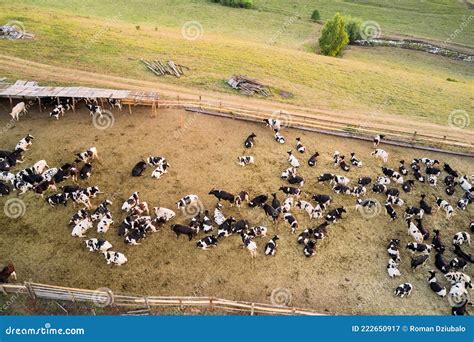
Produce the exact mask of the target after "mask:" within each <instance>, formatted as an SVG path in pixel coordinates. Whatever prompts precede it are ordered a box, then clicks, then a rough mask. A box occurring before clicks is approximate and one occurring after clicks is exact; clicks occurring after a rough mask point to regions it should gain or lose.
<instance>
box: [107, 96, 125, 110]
mask: <svg viewBox="0 0 474 342" xmlns="http://www.w3.org/2000/svg"><path fill="white" fill-rule="evenodd" d="M107 103H108V104H109V108H110V109H114V108H116V107H117V108H118V109H120V110H122V102H121V101H120V100H119V99H113V98H108V99H107Z"/></svg>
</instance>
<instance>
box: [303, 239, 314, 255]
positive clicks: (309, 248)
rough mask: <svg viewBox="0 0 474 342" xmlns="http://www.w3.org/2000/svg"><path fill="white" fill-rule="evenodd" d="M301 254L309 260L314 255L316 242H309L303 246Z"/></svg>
mask: <svg viewBox="0 0 474 342" xmlns="http://www.w3.org/2000/svg"><path fill="white" fill-rule="evenodd" d="M303 254H304V256H305V257H307V258H311V257H313V256H314V255H315V254H316V241H314V240H309V241H308V243H307V244H306V245H305V246H304V249H303Z"/></svg>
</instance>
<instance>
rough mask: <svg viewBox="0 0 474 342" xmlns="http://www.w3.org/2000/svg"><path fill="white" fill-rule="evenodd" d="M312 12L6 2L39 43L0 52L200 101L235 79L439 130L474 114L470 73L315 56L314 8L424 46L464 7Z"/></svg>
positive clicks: (396, 59) (279, 7) (0, 10)
mask: <svg viewBox="0 0 474 342" xmlns="http://www.w3.org/2000/svg"><path fill="white" fill-rule="evenodd" d="M412 2H413V1H412ZM309 3H310V2H309V1H290V2H285V1H256V2H255V6H256V7H257V8H260V10H257V9H256V10H241V9H232V8H227V7H224V6H220V5H217V4H213V3H211V2H209V1H194V2H191V3H190V2H188V1H148V0H145V1H140V2H129V1H126V2H125V1H118V2H117V1H101V2H98V1H81V2H76V1H20V2H16V3H15V4H12V3H5V2H3V3H0V22H8V21H10V20H19V21H21V22H22V23H23V24H24V26H25V28H26V30H27V31H30V32H33V33H34V34H35V35H36V37H35V39H34V40H33V41H0V50H1V54H3V55H11V56H16V57H20V58H24V59H28V60H32V61H37V62H42V63H45V62H47V63H48V64H50V65H58V66H67V67H70V68H77V69H81V70H88V71H94V72H98V73H103V74H111V75H112V74H113V75H119V76H126V77H130V78H136V79H141V80H159V81H164V82H169V83H173V84H179V85H183V86H186V87H193V88H195V89H200V90H202V91H206V90H212V91H221V92H227V93H231V92H232V90H230V89H229V88H228V87H227V86H226V85H225V84H224V82H223V80H224V79H225V78H226V77H228V76H230V75H232V74H234V73H238V74H247V75H250V76H252V77H255V78H257V79H259V80H261V81H262V82H264V83H266V84H269V85H270V86H272V87H275V88H277V89H283V90H286V91H289V92H292V93H293V94H295V96H294V97H293V98H291V99H284V98H280V97H279V96H275V97H274V98H273V99H272V100H275V101H284V102H289V103H292V104H296V105H302V106H307V107H312V108H319V109H327V110H337V111H346V112H350V111H354V112H358V113H365V112H371V113H373V112H384V113H389V114H397V115H408V116H411V117H419V118H428V119H429V120H430V121H432V122H436V123H440V124H445V123H447V118H448V116H449V113H450V112H452V111H453V110H455V109H464V110H466V111H468V110H470V108H471V107H472V95H471V94H472V89H473V88H472V84H473V83H472V80H473V76H474V72H473V68H472V64H471V63H466V62H456V61H452V60H449V59H446V58H440V57H435V56H432V55H428V54H425V53H419V52H411V51H407V50H394V49H390V48H373V49H364V48H357V47H350V48H349V49H348V50H347V51H346V52H345V53H344V56H343V58H328V57H324V56H321V55H318V54H315V53H314V52H313V51H311V47H312V46H314V45H315V42H316V40H317V39H316V38H317V36H318V35H319V30H320V25H319V24H315V23H312V22H310V21H309V19H307V18H306V17H308V16H309V15H310V13H311V11H312V9H313V8H314V7H319V8H320V9H321V12H322V15H323V18H326V17H330V16H332V14H333V13H334V12H335V11H336V10H339V9H344V11H342V12H343V13H350V14H353V15H357V16H360V17H361V18H363V19H364V20H369V19H373V20H376V21H378V22H379V23H380V25H381V27H382V28H384V27H385V26H386V27H387V28H390V30H391V32H393V33H396V34H417V35H418V34H419V35H420V36H425V35H424V34H423V32H422V31H423V29H427V30H428V29H429V30H430V31H431V35H426V37H429V38H434V39H439V40H443V38H444V37H445V34H446V33H447V32H448V31H449V30H451V29H455V28H456V27H457V26H459V23H460V22H459V20H460V18H461V17H462V16H463V15H468V14H469V12H468V10H467V9H465V8H464V7H463V5H462V4H459V3H458V2H456V1H436V2H433V1H426V2H424V3H423V11H424V12H423V13H424V14H416V13H417V12H416V11H417V10H420V8H421V7H420V6H422V5H421V4H418V5H411V2H409V1H396V2H393V3H394V4H396V6H395V5H393V4H391V5H390V3H389V2H384V1H382V5H379V6H375V5H374V2H373V1H361V2H359V3H357V2H354V1H351V2H342V1H332V2H329V1H320V2H316V3H315V4H312V5H309ZM270 10H271V11H270ZM292 11H296V12H297V13H300V14H301V19H298V20H295V21H287V20H288V18H289V16H288V14H283V13H289V12H292ZM305 13H306V14H305ZM410 13H411V14H410ZM362 14H364V15H362ZM397 17H403V18H404V19H403V20H401V21H399V20H398V19H397ZM420 18H422V19H423V20H420ZM425 18H429V20H430V21H424V20H425ZM290 19H291V18H290ZM193 20H195V21H198V22H200V23H201V25H202V27H203V35H202V38H201V39H198V40H194V41H190V40H186V39H184V38H183V36H182V33H181V27H182V25H183V24H184V23H186V22H188V21H193ZM427 20H428V19H427ZM405 22H406V25H405V26H404V24H403V23H405ZM433 22H437V23H438V24H439V25H433V24H432V23H433ZM285 23H288V25H287V26H285ZM395 23H397V24H395ZM136 25H140V29H139V30H137V29H136V27H135V26H136ZM407 27H409V28H410V29H408V28H407ZM473 28H474V25H471V26H468V27H467V28H466V29H465V30H464V31H463V32H462V33H461V34H459V35H458V36H457V40H458V42H460V43H462V44H467V45H470V46H473V44H472V38H473ZM270 41H275V42H276V43H275V44H269V42H270ZM140 58H150V59H162V60H165V59H168V58H170V59H173V60H175V61H176V62H178V63H181V64H184V65H187V66H189V67H190V68H191V72H190V73H189V74H188V75H187V76H186V77H183V78H180V79H175V78H171V77H166V78H157V77H156V76H154V75H153V74H151V73H150V72H148V71H146V70H145V68H144V66H143V65H141V64H140V62H139V59H140ZM0 72H1V73H2V74H3V75H5V76H10V77H11V78H17V77H25V76H22V70H21V68H18V69H11V68H2V67H1V66H0ZM28 76H30V75H28ZM32 76H33V77H34V75H32ZM448 78H449V79H454V80H456V81H457V82H451V81H448V80H447V79H448ZM51 81H54V80H51ZM243 99H244V98H243ZM471 126H472V123H471Z"/></svg>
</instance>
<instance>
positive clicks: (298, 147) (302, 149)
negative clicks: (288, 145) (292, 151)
mask: <svg viewBox="0 0 474 342" xmlns="http://www.w3.org/2000/svg"><path fill="white" fill-rule="evenodd" d="M296 150H297V151H298V152H299V153H305V151H306V147H305V146H304V145H303V143H302V142H301V138H296Z"/></svg>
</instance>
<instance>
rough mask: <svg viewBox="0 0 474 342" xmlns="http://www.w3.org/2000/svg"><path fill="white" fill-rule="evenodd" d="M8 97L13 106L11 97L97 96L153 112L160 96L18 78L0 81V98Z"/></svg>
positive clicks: (152, 93)
mask: <svg viewBox="0 0 474 342" xmlns="http://www.w3.org/2000/svg"><path fill="white" fill-rule="evenodd" d="M2 97H3V98H8V99H9V100H10V104H11V105H12V106H13V101H12V99H38V100H39V101H41V98H45V97H58V98H59V97H63V98H72V99H73V103H74V102H75V100H76V99H83V98H97V99H100V101H101V102H102V101H103V100H104V99H117V100H121V101H122V103H123V104H126V105H128V106H129V111H130V113H131V112H132V110H131V105H145V106H152V110H153V112H155V109H156V104H157V102H158V100H159V98H160V96H159V94H158V93H157V92H152V91H131V90H117V89H102V88H89V87H43V86H39V85H38V82H35V81H24V80H18V81H16V82H15V83H14V84H8V83H5V82H4V81H0V98H2ZM40 108H41V106H40Z"/></svg>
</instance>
